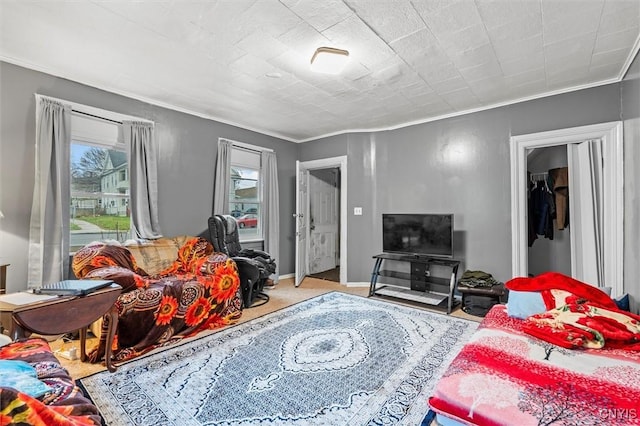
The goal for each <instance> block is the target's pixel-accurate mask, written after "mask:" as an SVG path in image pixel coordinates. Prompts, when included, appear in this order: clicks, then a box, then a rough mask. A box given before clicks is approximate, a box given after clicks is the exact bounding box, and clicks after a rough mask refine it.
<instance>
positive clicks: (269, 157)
mask: <svg viewBox="0 0 640 426" xmlns="http://www.w3.org/2000/svg"><path fill="white" fill-rule="evenodd" d="M260 176H262V180H263V182H264V184H263V185H264V186H263V195H264V200H263V202H262V206H263V207H262V211H263V227H264V251H266V252H267V253H269V254H270V255H271V257H272V258H273V259H275V260H276V264H277V265H279V264H280V259H279V252H280V201H279V190H278V164H277V161H276V154H275V153H274V152H268V151H262V158H261V170H260ZM279 271H280V268H279V267H276V271H275V273H274V274H272V275H271V279H272V280H273V281H274V282H278V276H279V275H280V273H279Z"/></svg>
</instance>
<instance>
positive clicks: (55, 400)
mask: <svg viewBox="0 0 640 426" xmlns="http://www.w3.org/2000/svg"><path fill="white" fill-rule="evenodd" d="M0 359H2V360H18V361H24V362H26V363H28V364H30V365H31V366H33V367H34V368H35V369H36V371H37V373H38V379H39V380H40V381H42V382H43V383H44V384H46V385H47V386H49V388H50V389H51V390H50V391H49V392H47V393H46V394H44V395H43V396H41V397H38V398H34V397H32V396H29V395H27V394H25V393H22V392H20V391H18V390H16V389H13V388H3V387H0V425H35V426H81V425H100V424H101V418H100V415H99V414H98V409H97V408H96V407H95V406H94V405H93V404H92V403H91V401H89V400H88V399H87V398H86V397H85V396H84V395H83V394H82V392H81V391H80V389H79V388H78V387H76V385H75V382H74V381H73V379H72V378H71V377H70V376H69V373H68V372H67V370H65V369H64V368H62V366H61V365H60V363H59V362H58V360H57V359H56V357H55V356H54V355H53V354H52V353H51V349H50V348H49V344H48V343H47V342H46V341H45V340H43V339H39V338H32V339H20V340H17V341H15V342H12V343H10V344H8V345H6V346H2V347H0Z"/></svg>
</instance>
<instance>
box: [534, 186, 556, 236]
mask: <svg viewBox="0 0 640 426" xmlns="http://www.w3.org/2000/svg"><path fill="white" fill-rule="evenodd" d="M529 208H530V210H529V221H530V222H531V223H530V225H531V227H532V228H533V230H534V231H535V234H537V235H541V236H544V237H545V238H549V239H550V240H553V218H554V215H555V214H556V210H555V203H554V200H553V195H552V194H551V192H550V191H549V189H548V188H547V186H546V185H545V182H544V181H539V182H536V183H535V185H534V187H533V188H532V189H531V192H530V198H529ZM533 240H535V238H533V239H532V238H531V236H530V237H529V246H530V247H531V246H532V245H533Z"/></svg>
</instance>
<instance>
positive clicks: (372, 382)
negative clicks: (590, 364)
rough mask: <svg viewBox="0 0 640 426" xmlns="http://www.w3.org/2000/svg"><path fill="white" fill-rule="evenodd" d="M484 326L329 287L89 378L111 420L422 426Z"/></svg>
mask: <svg viewBox="0 0 640 426" xmlns="http://www.w3.org/2000/svg"><path fill="white" fill-rule="evenodd" d="M477 326H478V324H477V323H476V322H473V321H467V320H463V319H460V318H455V317H453V316H447V315H443V314H435V313H432V312H429V311H427V310H424V309H415V308H412V307H407V306H403V305H400V304H396V303H389V302H387V301H383V300H380V299H377V298H366V297H361V296H354V295H348V294H345V293H342V292H331V293H329V294H324V295H321V296H318V297H314V298H311V299H309V300H306V301H303V302H301V303H297V304H294V305H292V306H289V307H287V308H284V309H282V310H279V311H275V312H272V313H269V314H266V315H264V316H262V317H259V318H255V319H253V320H251V321H245V322H244V323H242V324H239V325H235V326H232V327H227V328H224V329H222V330H219V331H217V332H215V333H212V334H209V335H207V336H204V337H201V338H199V339H194V340H191V341H189V342H184V341H181V342H179V343H178V344H176V345H173V346H170V347H167V348H165V350H163V351H161V352H159V353H155V354H154V355H150V356H143V357H140V358H138V359H136V360H133V361H130V362H127V363H124V364H122V365H121V366H120V367H119V368H118V371H116V372H115V373H109V372H106V371H105V372H100V373H97V374H94V375H92V376H89V377H86V378H83V379H81V383H82V385H83V386H84V387H85V389H86V390H87V391H88V393H89V396H90V397H91V398H92V400H93V401H94V403H95V404H96V406H97V407H98V409H99V410H100V412H101V413H102V415H103V417H104V420H105V422H106V423H107V424H110V425H111V424H113V425H120V424H131V425H149V426H151V425H157V424H166V425H194V426H198V425H205V424H209V425H210V424H226V425H248V424H271V425H285V424H286V425H345V426H347V425H348V426H356V425H358V426H360V425H368V424H387V425H417V424H420V423H421V422H422V420H423V418H424V416H425V414H426V413H427V411H428V403H427V399H428V397H429V396H430V395H431V394H432V391H433V388H434V385H435V383H436V382H437V380H438V379H439V378H440V376H441V375H442V373H443V372H444V370H445V369H446V368H447V366H448V365H449V363H450V362H451V360H452V359H453V358H454V357H455V355H456V354H457V353H458V352H459V351H460V349H461V347H462V345H463V344H465V343H466V342H467V341H468V340H469V338H470V337H471V335H472V334H473V332H474V331H475V329H476V328H477ZM183 342H184V343H183Z"/></svg>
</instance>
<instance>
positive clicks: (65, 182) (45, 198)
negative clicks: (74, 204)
mask: <svg viewBox="0 0 640 426" xmlns="http://www.w3.org/2000/svg"><path fill="white" fill-rule="evenodd" d="M70 143H71V105H67V104H64V103H62V102H60V101H57V100H53V99H50V98H47V97H44V96H40V95H36V147H35V148H36V161H35V163H36V164H35V182H34V187H33V202H32V206H31V222H30V227H29V260H28V269H29V270H28V278H27V280H28V282H27V285H28V287H29V288H32V287H39V286H41V285H42V284H45V283H51V282H56V281H60V280H62V279H64V278H66V277H67V276H68V271H69V203H70V197H71V196H70V186H69V185H70V183H69V179H70V178H69V167H70V165H69V162H70Z"/></svg>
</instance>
